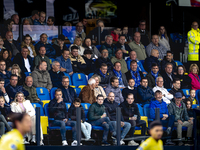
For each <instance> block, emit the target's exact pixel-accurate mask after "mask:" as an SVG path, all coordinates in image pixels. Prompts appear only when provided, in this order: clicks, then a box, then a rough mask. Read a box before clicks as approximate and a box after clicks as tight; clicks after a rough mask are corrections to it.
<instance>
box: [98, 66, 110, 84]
mask: <svg viewBox="0 0 200 150" xmlns="http://www.w3.org/2000/svg"><path fill="white" fill-rule="evenodd" d="M96 74H97V75H99V76H100V78H101V81H100V82H99V83H100V84H99V85H100V86H102V87H103V88H106V87H107V86H108V84H109V82H110V78H111V77H112V76H111V73H110V72H109V71H108V66H107V65H106V64H105V63H102V64H101V67H100V69H98V70H97V71H96Z"/></svg>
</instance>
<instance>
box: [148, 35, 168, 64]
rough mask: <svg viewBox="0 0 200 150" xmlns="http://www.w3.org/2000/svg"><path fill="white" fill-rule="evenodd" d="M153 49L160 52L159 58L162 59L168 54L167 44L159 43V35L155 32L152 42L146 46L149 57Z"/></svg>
mask: <svg viewBox="0 0 200 150" xmlns="http://www.w3.org/2000/svg"><path fill="white" fill-rule="evenodd" d="M152 49H157V50H158V52H159V57H158V59H160V60H162V59H163V58H164V57H165V56H166V55H167V51H168V50H167V49H166V48H165V46H163V45H162V44H160V43H159V37H158V35H156V34H154V35H152V38H151V43H150V44H149V45H147V47H146V53H147V57H150V55H151V51H152Z"/></svg>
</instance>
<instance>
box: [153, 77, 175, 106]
mask: <svg viewBox="0 0 200 150" xmlns="http://www.w3.org/2000/svg"><path fill="white" fill-rule="evenodd" d="M163 82H164V81H163V78H162V77H161V76H158V77H157V78H156V86H155V87H154V88H153V92H154V93H155V92H156V91H158V90H159V91H160V92H161V93H162V100H163V101H164V102H165V103H167V104H170V103H171V100H172V99H173V98H174V96H173V95H172V94H171V93H169V92H168V91H167V89H166V88H164V87H163Z"/></svg>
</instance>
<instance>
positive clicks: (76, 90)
mask: <svg viewBox="0 0 200 150" xmlns="http://www.w3.org/2000/svg"><path fill="white" fill-rule="evenodd" d="M74 90H75V92H76V95H77V97H78V96H79V94H80V92H81V88H74Z"/></svg>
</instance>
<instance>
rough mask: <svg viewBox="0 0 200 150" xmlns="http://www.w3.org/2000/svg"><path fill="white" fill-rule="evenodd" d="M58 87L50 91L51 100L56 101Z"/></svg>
mask: <svg viewBox="0 0 200 150" xmlns="http://www.w3.org/2000/svg"><path fill="white" fill-rule="evenodd" d="M56 89H57V87H53V88H52V89H51V91H50V96H51V100H52V99H54V97H55V91H56Z"/></svg>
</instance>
